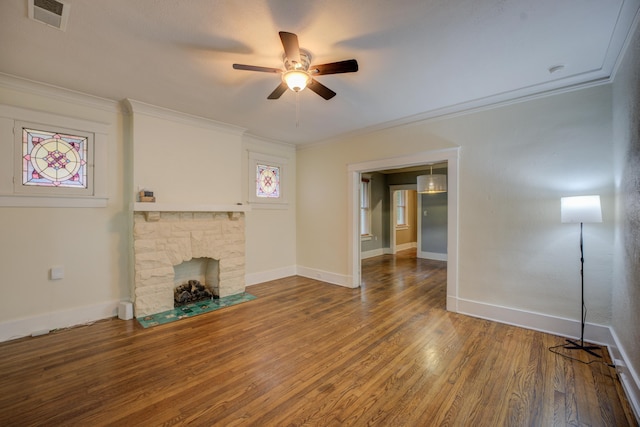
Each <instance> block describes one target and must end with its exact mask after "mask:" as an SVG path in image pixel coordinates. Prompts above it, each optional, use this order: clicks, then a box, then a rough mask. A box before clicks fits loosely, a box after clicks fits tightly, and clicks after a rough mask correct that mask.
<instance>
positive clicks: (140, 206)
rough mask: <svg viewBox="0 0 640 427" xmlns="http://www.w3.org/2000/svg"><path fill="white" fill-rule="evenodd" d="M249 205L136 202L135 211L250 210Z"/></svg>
mask: <svg viewBox="0 0 640 427" xmlns="http://www.w3.org/2000/svg"><path fill="white" fill-rule="evenodd" d="M250 210H251V206H249V205H202V204H192V203H152V202H136V203H134V204H133V211H134V212H248V211H250Z"/></svg>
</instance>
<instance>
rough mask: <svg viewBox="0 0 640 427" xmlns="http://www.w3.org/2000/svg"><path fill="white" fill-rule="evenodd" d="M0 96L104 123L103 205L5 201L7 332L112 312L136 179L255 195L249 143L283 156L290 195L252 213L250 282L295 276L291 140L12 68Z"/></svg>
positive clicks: (123, 285)
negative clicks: (60, 84)
mask: <svg viewBox="0 0 640 427" xmlns="http://www.w3.org/2000/svg"><path fill="white" fill-rule="evenodd" d="M0 104H5V105H8V106H11V107H12V108H13V107H19V108H25V109H29V110H34V111H41V112H48V113H55V114H56V115H58V116H64V117H69V118H72V119H78V120H80V119H82V120H88V121H93V122H96V123H100V124H102V125H104V126H105V127H106V128H107V130H108V131H107V134H108V135H107V138H106V139H107V144H108V150H107V155H108V159H107V160H108V161H107V168H108V171H107V174H106V175H107V181H108V182H107V191H108V203H107V206H106V207H104V208H71V207H62V208H37V207H34V208H17V207H0V237H1V239H0V242H1V248H2V256H1V257H0V272H1V273H2V274H1V277H0V296H1V298H0V341H4V340H7V339H12V338H17V337H19V336H25V335H30V334H31V333H33V332H38V331H43V330H51V329H56V328H61V327H67V326H73V325H78V324H82V323H86V322H90V321H94V320H98V319H103V318H107V317H110V316H114V315H115V314H116V310H117V305H118V303H119V302H120V301H123V300H131V299H132V297H133V293H132V292H133V268H132V263H131V256H132V254H131V251H132V238H131V226H132V216H131V210H130V209H131V202H133V201H134V200H135V194H136V192H137V189H138V187H148V188H149V189H151V190H153V191H154V192H155V195H156V196H157V202H158V203H163V202H164V203H178V204H179V203H190V204H203V205H204V204H214V205H232V204H236V203H247V196H248V192H247V191H248V190H247V156H246V154H247V151H248V150H252V151H257V152H261V153H264V154H270V155H273V156H279V157H283V158H286V159H287V176H285V177H283V179H284V180H285V181H286V188H287V191H289V192H290V194H289V197H288V202H289V204H288V205H287V206H286V207H284V208H283V209H263V210H260V209H256V210H255V211H253V210H251V211H249V212H247V213H246V222H245V223H246V232H245V238H246V247H247V257H246V276H247V277H246V281H247V283H248V284H252V283H258V282H261V281H264V280H271V279H276V278H280V277H285V276H289V275H293V274H295V266H296V253H295V241H296V220H295V203H296V195H295V193H296V182H295V175H296V164H295V163H296V153H295V149H294V148H293V147H291V146H288V145H285V144H280V143H277V142H273V141H264V140H260V139H257V138H253V137H250V136H245V135H243V132H244V130H243V129H239V128H236V127H233V126H229V125H226V124H223V123H219V122H214V121H210V120H205V119H201V118H197V117H193V116H189V115H186V114H182V113H179V112H175V111H168V110H164V109H162V108H158V107H155V106H150V105H145V104H141V103H137V102H136V101H131V102H130V103H126V104H125V105H124V107H125V109H124V111H123V110H122V109H121V105H119V104H118V103H114V102H111V101H106V100H102V99H96V98H92V97H88V96H84V95H80V94H77V93H72V92H68V91H65V90H64V89H58V88H52V87H49V86H45V85H40V84H37V83H32V82H26V81H24V80H21V79H16V78H13V77H8V76H0ZM132 107H133V108H132ZM3 120H4V121H6V119H3ZM4 121H3V123H4ZM6 127H7V126H4V125H3V126H0V128H1V129H4V128H6ZM8 128H9V129H11V127H10V126H9V127H8ZM0 138H2V139H1V143H2V148H3V150H4V151H7V147H8V150H9V151H11V150H12V149H13V145H12V144H13V135H12V133H11V132H10V131H9V132H4V131H1V130H0ZM194 154H195V155H194ZM7 176H10V175H7V174H2V175H0V179H7V178H6V177H7ZM7 187H11V186H10V185H9V184H7V183H3V185H1V186H0V188H7ZM52 266H64V269H65V277H64V279H62V280H56V281H52V280H49V269H50V268H51V267H52Z"/></svg>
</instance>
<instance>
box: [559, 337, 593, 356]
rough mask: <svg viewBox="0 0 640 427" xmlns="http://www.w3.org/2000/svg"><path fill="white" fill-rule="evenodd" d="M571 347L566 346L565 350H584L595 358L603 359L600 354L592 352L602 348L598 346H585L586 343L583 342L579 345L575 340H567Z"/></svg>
mask: <svg viewBox="0 0 640 427" xmlns="http://www.w3.org/2000/svg"><path fill="white" fill-rule="evenodd" d="M566 341H567V342H568V343H569V344H570V345H565V346H564V348H566V349H567V350H584V351H586V352H587V353H589V354H591V355H593V356H595V357H600V358H601V357H602V356H600V355H599V354H596V353H594V352H593V351H591V350H600V347H599V346H597V345H584V342H583V341H581V343H577V342H576V341H573V340H569V339H568V340H566Z"/></svg>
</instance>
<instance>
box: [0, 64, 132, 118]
mask: <svg viewBox="0 0 640 427" xmlns="http://www.w3.org/2000/svg"><path fill="white" fill-rule="evenodd" d="M0 87H4V88H7V89H10V90H15V91H19V92H25V93H30V94H33V95H38V96H44V97H47V98H52V99H57V100H60V101H64V102H70V103H73V104H77V105H84V106H86V107H90V108H96V109H98V110H102V111H108V112H111V113H121V112H122V111H123V110H122V108H121V107H122V106H121V104H120V103H119V102H118V101H113V100H110V99H106V98H100V97H97V96H94V95H87V94H85V93H82V92H76V91H73V90H70V89H65V88H62V87H59V86H53V85H49V84H46V83H41V82H37V81H34V80H28V79H25V78H22V77H18V76H13V75H11V74H5V73H0Z"/></svg>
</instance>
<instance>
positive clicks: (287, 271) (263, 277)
mask: <svg viewBox="0 0 640 427" xmlns="http://www.w3.org/2000/svg"><path fill="white" fill-rule="evenodd" d="M295 275H296V266H295V265H290V266H287V267H281V268H276V269H273V270H269V271H260V272H258V273H249V274H245V276H244V282H245V285H246V286H253V285H257V284H258V283H264V282H270V281H272V280H277V279H283V278H285V277H290V276H295Z"/></svg>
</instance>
